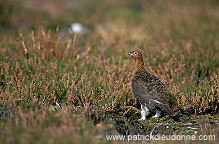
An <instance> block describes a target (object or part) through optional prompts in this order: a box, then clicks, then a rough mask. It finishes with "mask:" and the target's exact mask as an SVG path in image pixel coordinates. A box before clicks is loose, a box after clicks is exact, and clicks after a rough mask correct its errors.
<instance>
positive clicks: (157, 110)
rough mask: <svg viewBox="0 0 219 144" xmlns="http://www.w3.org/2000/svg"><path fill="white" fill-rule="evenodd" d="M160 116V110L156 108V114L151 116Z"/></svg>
mask: <svg viewBox="0 0 219 144" xmlns="http://www.w3.org/2000/svg"><path fill="white" fill-rule="evenodd" d="M160 116H161V110H160V109H156V114H155V115H154V116H153V117H160Z"/></svg>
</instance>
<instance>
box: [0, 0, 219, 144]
mask: <svg viewBox="0 0 219 144" xmlns="http://www.w3.org/2000/svg"><path fill="white" fill-rule="evenodd" d="M218 8H219V3H218V2H217V1H216V0H215V1H214V0H210V1H198V0H195V1H189V0H185V1H173V0H168V1H161V0H156V1H140V0H137V1H106V0H104V1H97V0H91V1H90V0H83V1H71V0H63V1H58V0H48V1H43V0H39V1H34V0H28V1H27V0H16V1H12V0H7V1H6V0H3V1H0V52H1V53H0V125H1V127H0V139H1V142H2V143H76V142H77V143H88V142H89V143H119V142H120V141H107V140H106V139H105V135H106V134H118V133H119V134H123V135H128V134H137V133H139V134H149V133H151V132H152V130H153V129H154V128H155V130H154V131H153V134H157V133H159V134H191V135H192V134H194V135H216V137H217V140H218V133H219V130H218V128H219V125H218V124H219V123H218V122H219V115H218V110H219V98H218V90H219V88H218V86H219V84H218V83H219V82H218V79H219V53H218V51H219V41H218V39H219V26H218V23H219V9H218ZM75 22H80V23H82V24H83V26H84V28H85V32H83V33H79V34H76V33H72V32H70V31H69V26H70V25H71V24H72V23H75ZM132 50H140V51H142V54H143V57H144V60H145V67H146V68H147V69H148V70H149V71H150V72H151V73H153V74H154V75H156V76H157V77H159V78H161V79H162V81H163V82H164V83H165V85H166V87H167V88H168V90H169V91H170V93H171V97H172V98H173V99H174V103H175V106H174V108H173V110H174V111H176V112H178V113H179V115H180V119H181V121H180V122H175V121H174V120H172V119H171V118H170V117H169V116H168V115H165V116H164V117H162V118H160V119H153V118H152V119H149V120H148V121H145V122H144V121H138V119H139V118H140V111H139V110H138V109H139V108H140V107H139V104H138V103H137V101H136V99H135V98H134V96H133V94H132V90H131V78H132V75H133V70H134V62H133V60H132V58H131V57H129V56H128V52H130V51H132ZM135 142H136V141H133V143H135ZM196 142H197V141H196ZM203 142H205V141H203ZM209 142H210V143H216V142H217V141H209ZM151 143H165V141H158V142H157V141H151ZM188 143H189V142H188Z"/></svg>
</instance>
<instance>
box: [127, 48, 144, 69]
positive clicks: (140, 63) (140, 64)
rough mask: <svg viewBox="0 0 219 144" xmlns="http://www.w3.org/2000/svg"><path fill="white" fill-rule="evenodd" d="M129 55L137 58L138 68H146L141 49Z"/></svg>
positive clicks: (136, 64) (136, 65)
mask: <svg viewBox="0 0 219 144" xmlns="http://www.w3.org/2000/svg"><path fill="white" fill-rule="evenodd" d="M129 55H130V56H132V58H133V59H134V60H135V67H136V68H137V69H144V62H143V57H142V54H141V52H140V51H132V52H130V53H129Z"/></svg>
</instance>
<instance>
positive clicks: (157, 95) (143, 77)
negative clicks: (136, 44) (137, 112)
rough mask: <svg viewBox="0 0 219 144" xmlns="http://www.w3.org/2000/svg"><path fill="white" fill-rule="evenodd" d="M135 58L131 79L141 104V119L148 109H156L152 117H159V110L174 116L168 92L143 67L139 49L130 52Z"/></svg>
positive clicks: (134, 91) (161, 83)
mask: <svg viewBox="0 0 219 144" xmlns="http://www.w3.org/2000/svg"><path fill="white" fill-rule="evenodd" d="M129 55H131V56H132V58H133V59H134V60H135V73H134V77H133V79H132V90H133V93H134V96H135V97H136V98H137V100H138V102H139V103H140V104H141V120H145V119H146V114H147V113H148V112H149V110H156V114H155V115H154V117H159V116H160V113H161V110H164V111H166V112H167V113H168V114H169V115H170V116H171V117H175V115H174V112H173V111H172V110H171V109H170V106H169V104H170V98H169V93H168V91H167V90H166V88H165V86H164V84H163V82H162V81H161V80H160V79H159V78H157V77H156V76H154V75H153V74H151V73H150V72H149V71H147V70H146V69H145V68H144V62H143V57H142V54H141V53H140V52H139V51H133V52H130V53H129Z"/></svg>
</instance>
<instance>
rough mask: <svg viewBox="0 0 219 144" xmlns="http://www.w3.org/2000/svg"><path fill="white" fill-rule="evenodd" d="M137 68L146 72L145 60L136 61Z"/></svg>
mask: <svg viewBox="0 0 219 144" xmlns="http://www.w3.org/2000/svg"><path fill="white" fill-rule="evenodd" d="M135 68H136V69H137V71H138V70H139V71H142V70H145V68H144V62H143V60H141V59H140V60H135Z"/></svg>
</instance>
